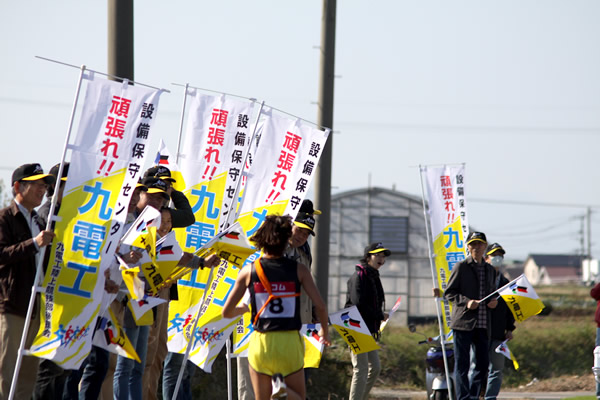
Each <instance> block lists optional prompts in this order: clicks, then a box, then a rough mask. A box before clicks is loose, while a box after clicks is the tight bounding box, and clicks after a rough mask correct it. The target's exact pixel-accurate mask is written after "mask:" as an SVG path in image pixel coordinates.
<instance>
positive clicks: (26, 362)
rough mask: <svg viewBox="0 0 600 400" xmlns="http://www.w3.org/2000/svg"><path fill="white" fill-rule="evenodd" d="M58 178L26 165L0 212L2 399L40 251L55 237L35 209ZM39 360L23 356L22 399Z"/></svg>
mask: <svg viewBox="0 0 600 400" xmlns="http://www.w3.org/2000/svg"><path fill="white" fill-rule="evenodd" d="M54 181H55V179H54V177H53V176H52V175H49V174H44V170H43V169H42V166H41V165H40V164H37V163H34V164H24V165H21V166H20V167H18V168H17V169H15V170H14V172H13V174H12V182H11V183H12V190H13V193H14V199H13V201H11V203H10V205H9V206H8V207H6V208H3V209H2V210H0V291H1V292H2V293H3V295H2V296H1V297H0V398H2V399H4V398H8V396H9V392H10V386H11V383H12V378H13V373H14V369H15V364H16V363H17V358H18V356H19V354H18V349H19V344H20V342H21V335H22V334H23V329H24V328H25V318H26V316H27V309H28V306H29V296H30V293H31V292H30V288H31V287H32V286H33V285H34V283H35V284H37V282H34V280H35V276H36V269H37V261H38V257H39V252H40V251H41V250H42V248H43V247H45V246H48V245H49V244H50V243H51V242H52V239H53V238H54V236H55V235H54V232H52V231H47V230H45V227H44V226H40V225H39V223H38V221H37V213H36V212H35V210H34V209H35V208H36V207H38V206H39V205H40V204H42V200H44V195H45V194H46V188H47V187H48V185H51V184H53V183H54ZM37 299H38V298H37V297H36V307H35V308H34V310H33V313H32V320H31V325H30V326H29V331H28V332H27V342H26V344H25V348H29V347H30V346H31V343H32V342H33V339H34V338H35V335H36V333H37V331H38V328H39V323H40V316H39V309H38V307H37V306H38V304H39V302H38V301H37ZM38 363H39V358H37V357H34V356H24V357H23V359H22V365H21V369H20V371H19V379H18V382H17V388H16V396H15V398H17V399H28V398H31V395H32V393H33V389H34V386H35V381H36V377H37V371H38Z"/></svg>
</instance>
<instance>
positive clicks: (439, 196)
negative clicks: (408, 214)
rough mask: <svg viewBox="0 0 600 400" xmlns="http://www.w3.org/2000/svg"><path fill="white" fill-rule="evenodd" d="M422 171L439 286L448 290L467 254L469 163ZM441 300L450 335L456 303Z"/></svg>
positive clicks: (445, 322)
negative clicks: (453, 274)
mask: <svg viewBox="0 0 600 400" xmlns="http://www.w3.org/2000/svg"><path fill="white" fill-rule="evenodd" d="M421 173H422V174H423V173H424V174H425V181H426V187H427V203H428V204H429V224H430V226H431V238H432V243H433V253H434V261H435V270H436V276H437V287H439V288H440V289H441V290H442V291H445V290H446V287H447V285H448V279H449V278H450V272H451V271H452V267H454V264H456V263H457V262H460V261H462V260H464V259H465V257H466V254H465V249H466V246H465V243H464V239H465V238H466V237H467V234H468V220H467V203H466V197H465V167H464V165H461V166H444V167H437V168H430V167H422V168H421ZM441 304H442V307H443V310H442V318H443V323H444V326H443V328H444V334H445V335H447V334H448V333H449V332H450V317H451V315H452V306H451V304H450V303H449V302H447V301H443V302H442V303H441Z"/></svg>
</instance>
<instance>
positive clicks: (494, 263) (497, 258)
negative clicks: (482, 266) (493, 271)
mask: <svg viewBox="0 0 600 400" xmlns="http://www.w3.org/2000/svg"><path fill="white" fill-rule="evenodd" d="M502 261H504V257H502V256H494V257H492V259H491V260H490V264H492V266H493V267H496V268H498V267H500V266H501V265H502Z"/></svg>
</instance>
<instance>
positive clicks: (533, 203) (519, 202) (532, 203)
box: [469, 198, 600, 208]
mask: <svg viewBox="0 0 600 400" xmlns="http://www.w3.org/2000/svg"><path fill="white" fill-rule="evenodd" d="M469 201H470V202H471V201H474V202H478V203H496V204H513V205H523V206H544V207H569V208H588V207H591V208H600V205H597V204H573V203H548V202H542V201H522V200H496V199H481V198H473V199H471V198H470V199H469Z"/></svg>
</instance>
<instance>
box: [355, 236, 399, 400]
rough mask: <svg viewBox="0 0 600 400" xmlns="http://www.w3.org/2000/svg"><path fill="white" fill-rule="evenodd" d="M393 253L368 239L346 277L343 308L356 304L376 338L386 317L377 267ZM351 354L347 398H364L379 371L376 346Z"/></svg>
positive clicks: (379, 364)
mask: <svg viewBox="0 0 600 400" xmlns="http://www.w3.org/2000/svg"><path fill="white" fill-rule="evenodd" d="M391 254H392V252H391V251H389V250H388V249H386V248H385V247H383V244H382V243H371V244H370V245H368V246H367V247H365V252H364V255H363V258H361V259H360V264H357V265H356V266H355V271H354V274H353V275H352V276H351V277H350V279H348V296H347V298H346V305H345V306H344V307H345V308H348V307H351V306H356V308H358V311H359V312H360V315H361V317H362V318H363V320H364V321H365V324H366V325H367V328H369V332H371V335H373V337H374V338H375V339H376V340H378V339H379V327H380V325H381V322H383V321H385V320H386V319H387V317H388V316H387V314H386V313H385V312H384V309H385V293H384V292H383V286H382V285H381V279H380V278H379V269H380V268H381V267H382V266H383V264H385V258H386V257H389V256H390V255H391ZM350 356H351V357H352V383H351V385H350V397H349V400H366V399H368V398H369V392H370V391H371V389H372V388H373V385H375V381H376V380H377V377H378V376H379V373H380V372H381V363H380V362H379V350H372V351H369V352H366V353H361V354H354V352H352V351H351V352H350Z"/></svg>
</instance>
